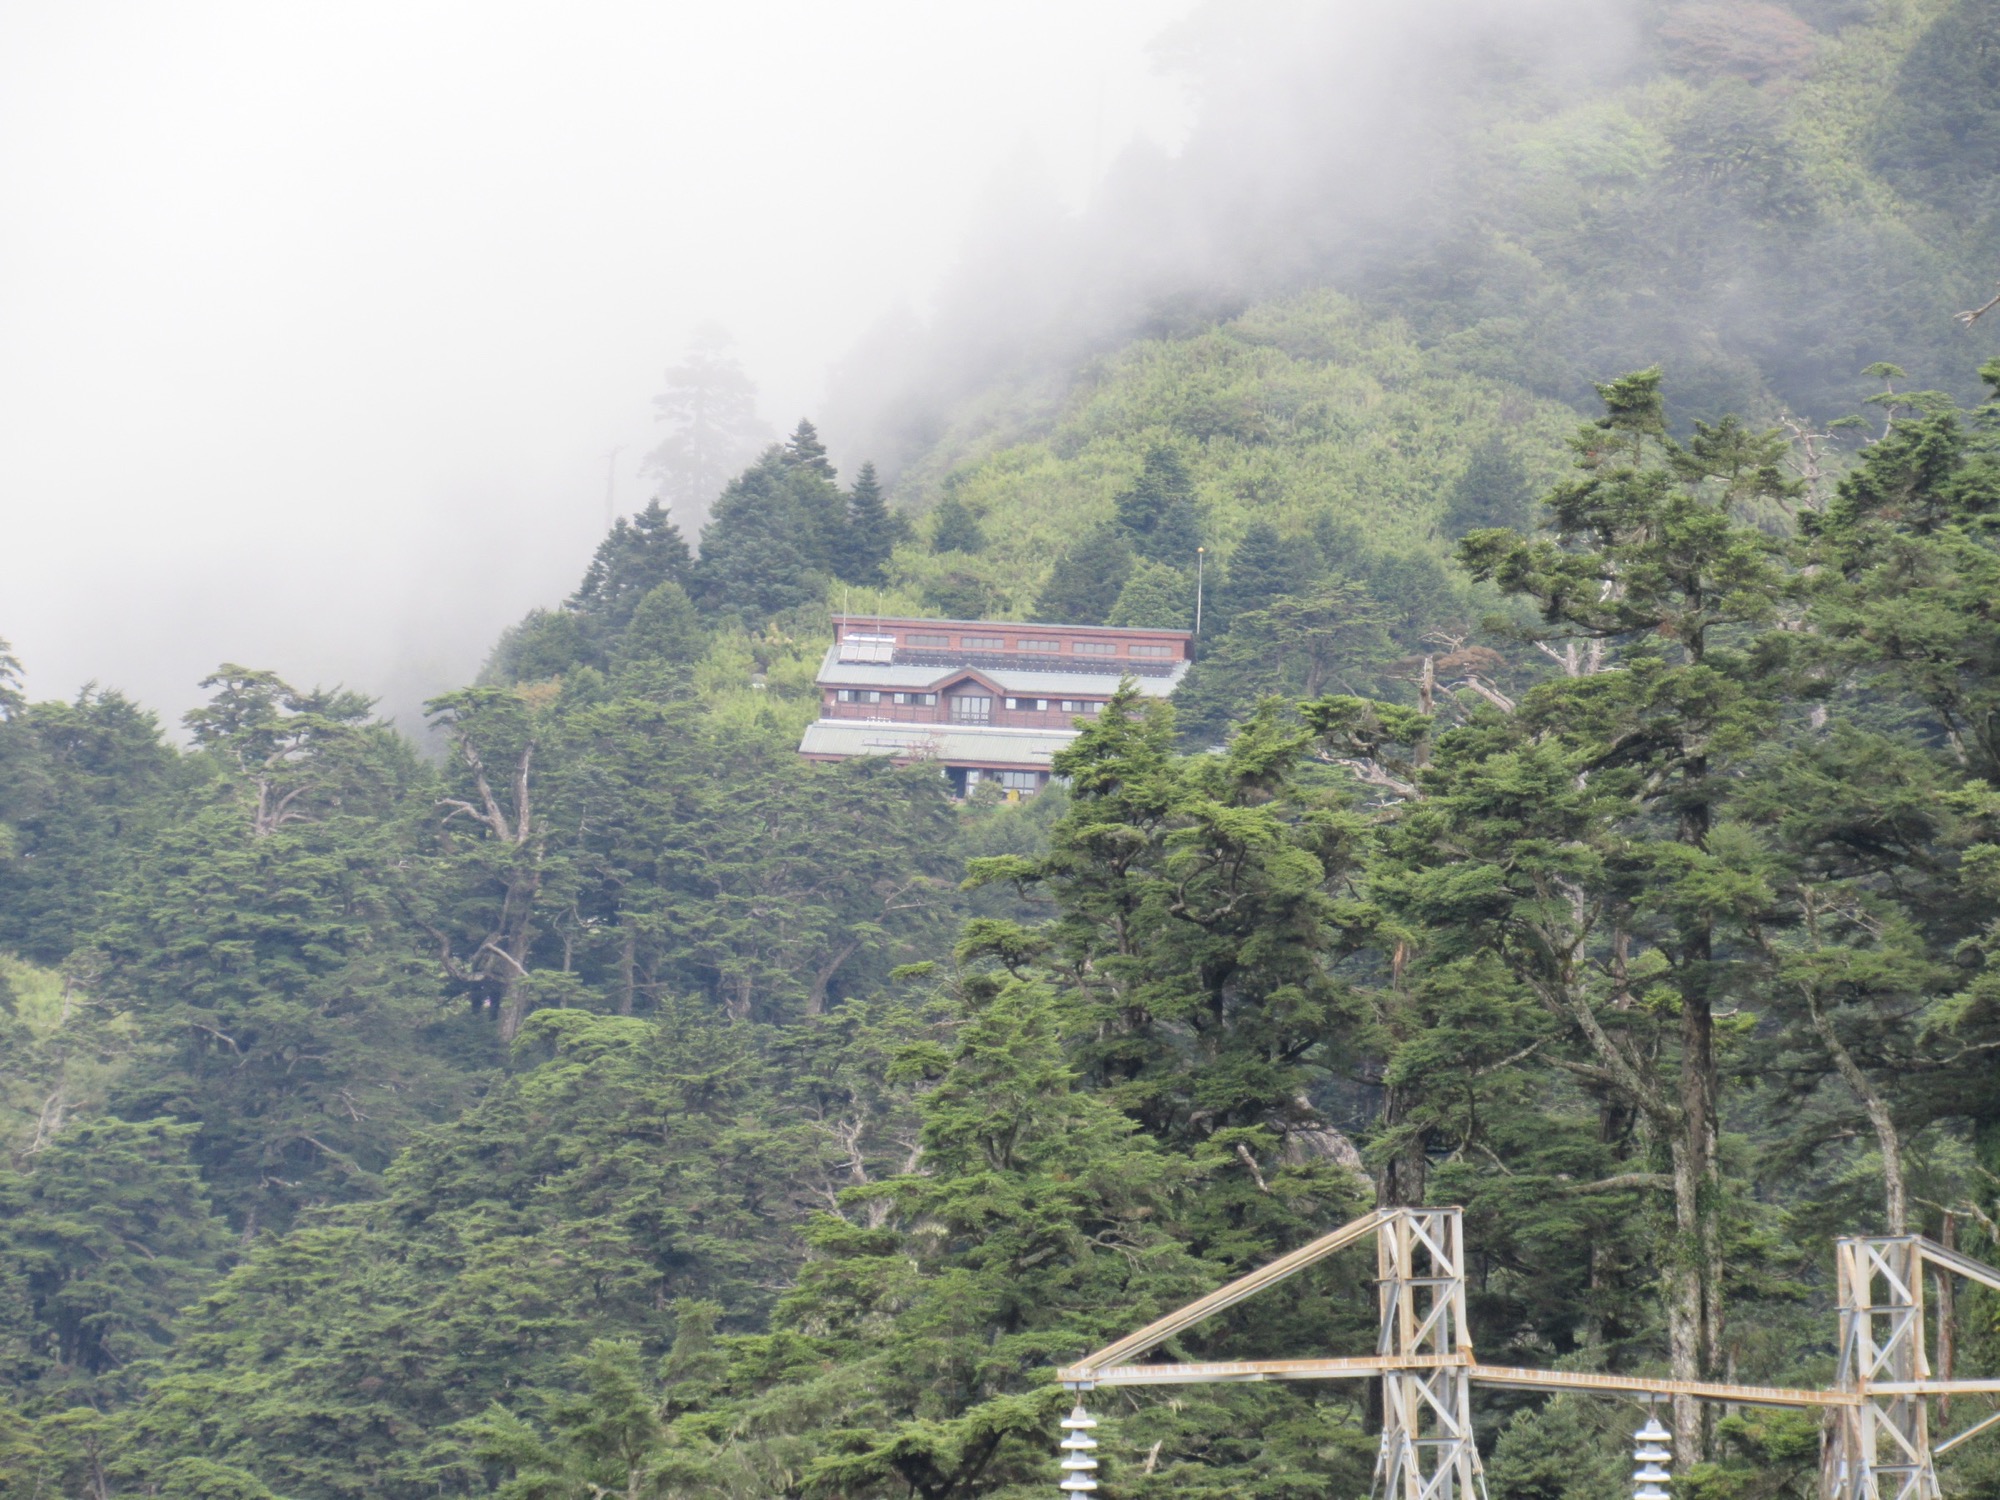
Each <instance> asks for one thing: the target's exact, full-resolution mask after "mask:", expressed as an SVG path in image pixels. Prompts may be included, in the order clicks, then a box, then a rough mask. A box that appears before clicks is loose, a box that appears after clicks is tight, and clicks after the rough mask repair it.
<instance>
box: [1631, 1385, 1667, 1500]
mask: <svg viewBox="0 0 2000 1500" xmlns="http://www.w3.org/2000/svg"><path fill="white" fill-rule="evenodd" d="M1632 1438H1633V1441H1634V1443H1635V1444H1636V1445H1637V1446H1636V1447H1634V1448H1633V1450H1632V1459H1633V1461H1634V1462H1635V1463H1637V1464H1638V1466H1639V1467H1638V1468H1637V1469H1635V1470H1633V1471H1632V1484H1633V1490H1632V1500H1669V1496H1668V1494H1667V1481H1668V1480H1670V1479H1672V1478H1673V1477H1674V1476H1673V1474H1672V1473H1671V1472H1669V1470H1668V1469H1667V1465H1668V1464H1669V1463H1671V1462H1672V1461H1673V1457H1674V1450H1673V1447H1672V1444H1673V1440H1674V1439H1673V1434H1672V1433H1670V1432H1668V1431H1667V1429H1666V1428H1664V1427H1662V1426H1661V1425H1660V1414H1659V1411H1658V1409H1657V1408H1655V1407H1654V1406H1653V1405H1652V1404H1651V1402H1650V1401H1649V1402H1648V1403H1647V1406H1646V1425H1645V1426H1644V1427H1641V1428H1640V1429H1639V1430H1638V1431H1637V1432H1635V1433H1633V1434H1632Z"/></svg>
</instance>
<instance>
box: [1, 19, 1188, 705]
mask: <svg viewBox="0 0 2000 1500" xmlns="http://www.w3.org/2000/svg"><path fill="white" fill-rule="evenodd" d="M1192 8H1193V4H1192V0H1005V3H998V0H953V3H944V0H841V3H828V0H725V3H709V4H691V3H686V0H653V3H636V0H628V3H612V0H597V3H590V0H570V3H565V4H555V3H548V0H542V3H526V0H481V3H478V4H471V3H444V0H397V3H394V4H385V3H356V0H338V3H335V0H318V3H273V0H256V3H237V4H227V3H215V0H174V3H171V4H150V3H143V0H127V3H98V0H33V3H30V0H0V636H4V637H7V638H9V639H11V640H12V641H13V643H14V646H15V650H16V652H17V654H19V655H20V656H21V657H22V658H23V659H24V660H25V662H26V664H27V667H28V670H29V683H28V685H29V688H30V690H31V691H32V692H33V693H34V694H35V695H36V696H43V697H50V696H66V695H68V694H71V693H73V692H74V691H75V690H76V689H77V687H78V686H80V685H81V684H82V683H83V682H85V681H86V680H90V679H95V680H97V681H99V682H102V683H104V684H106V685H111V686H117V687H121V688H123V689H125V690H127V691H129V692H131V693H133V694H134V695H136V696H138V697H140V698H141V699H142V700H143V701H145V702H146V703H148V704H149V705H150V706H152V707H155V708H157V709H159V710H161V711H162V713H163V714H164V715H166V716H167V717H168V718H169V719H172V718H177V717H178V715H179V713H180V712H181V711H182V710H184V709H185V708H187V707H189V706H190V705H191V704H192V703H193V702H194V701H195V700H196V698H197V697H198V694H197V693H196V690H195V687H194V684H195V682H196V680H197V679H198V678H199V677H201V676H202V675H203V674H204V673H206V672H207V671H208V670H210V669H212V668H213V667H214V666H215V664H217V663H218V662H220V661H222V660H225V659H227V660H233V661H240V662H244V663H246V664H250V665H260V666H270V667H275V668H277V669H278V670H280V671H282V672H284V673H286V674H287V675H290V676H292V677H294V678H295V679H296V680H299V681H301V682H314V681H322V682H328V683H330V682H332V681H334V680H344V681H346V682H347V683H348V684H349V685H351V686H355V687H360V688H363V689H365V690H368V691H371V692H376V693H386V694H388V695H389V697H390V699H391V701H392V703H394V704H395V705H397V706H399V707H403V708H407V707H408V706H409V705H411V704H412V703H413V702H414V701H415V699H416V698H417V697H418V696H420V695H421V694H422V693H423V692H425V691H434V690H436V689H438V688H441V687H444V686H448V685H451V684H453V683H455V682H458V681H462V680H464V679H465V678H466V677H467V676H469V675H470V673H471V672H472V671H473V670H475V669H476V668H477V666H478V663H479V660H480V658H481V656H482V654H483V652H484V650H485V648H486V646H487V645H488V644H489V643H490V641H491V639H492V637H493V635H494V634H495V633H496V632H497V630H498V629H499V628H500V627H501V626H502V625H504V624H506V623H507V622H509V621H511V620H513V619H515V618H517V617H518V616H519V615H520V614H521V613H522V612H523V611H524V610H525V609H527V608H528V607H529V606H530V605H532V604H536V603H547V602H553V601H554V600H555V599H556V598H558V597H560V595H561V594H562V593H563V592H565V591H566V590H567V589H568V588H569V587H570V586H571V585H572V584H573V582H574V580H575V577H576V576H577V574H578V573H579V572H580V570H581V568H582V565H583V563H584V561H585V560H586V559H587V557H588V554H589V550H590V547H591V546H592V545H593V543H594V540H595V537H596V534H597V532H598V530H599V529H600V528H601V526H602V517H603V505H604V490H605V477H606V454H607V452H608V451H609V450H610V449H612V448H614V447H619V446H622V447H623V449H624V451H623V454H622V456H621V457H620V459H619V461H618V465H617V472H618V498H619V503H620V508H621V509H630V508H633V507H635V506H636V505H637V504H639V503H640V502H641V501H642V499H643V496H644V491H643V489H642V487H641V484H640V481H639V480H638V478H637V476H636V472H635V470H636V464H637V460H638V457H639V456H640V454H641V453H643V451H644V450H645V449H646V448H647V447H648V446H650V444H651V442H652V441H654V436H653V430H652V428H651V425H650V407H649V401H650V398H651V397H652V395H653V394H654V392H655V391H656V390H657V389H658V386H659V381H660V374H661V371H662V370H663V369H664V368H665V367H666V365H668V364H669V363H671V362H673V360H674V359H675V358H676V357H677V356H678V354H679V352H680V350H681V348H682V346H683V345H684V343H685V341H686V338H687V336H688V333H689V331H690V330H691V329H692V327H693V326H694V325H695V324H697V323H699V322H701V321H703V320H707V319H714V320H716V321H719V322H721V323H722V324H724V325H725V326H726V327H728V328H729V329H730V330H731V331H732V332H733V333H734V334H735V335H736V337H737V341H738V346H739V352H740V354H741V356H742V358H743V360H744V362H745V364H746V365H747V366H748V367H749V369H750V371H751V373H752V374H753V376H755V378H756V379H757V380H758V381H759V383H760V384H761V385H762V386H763V388H764V392H765V400H764V403H763V405H764V410H765V415H766V416H767V417H768V418H769V419H770V420H771V421H772V423H773V425H785V426H788V425H790V423H791V422H792V421H794V420H796V418H797V417H798V416H799V415H800V414H801V413H803V412H811V411H816V410H817V409H818V408H819V406H820V402H821V397H822V394H823V391H824V389H825V381H826V371H827V367H828V366H829V365H830V364H831V363H833V362H834V361H835V360H837V359H838V358H839V357H840V356H841V355H842V354H843V353H845V352H846V351H847V349H848V348H849V346H850V345H851V344H853V342H854V341H855V340H856V339H857V338H858V337H859V336H860V335H861V333H862V332H863V331H864V330H865V329H866V327H867V326H868V325H869V324H870V323H872V322H873V321H874V320H875V318H876V317H877V316H878V315H880V314H881V313H882V312H884V311H885V310H886V309H887V308H888V307H889V306H890V305H892V304H894V303H896V302H898V301H907V302H911V303H914V304H915V305H916V306H918V307H919V308H921V307H922V305H923V303H924V299H925V297H926V296H927V294H928V293H929V291H930V289H931V287H932V285H933V284H934V283H935V281H936V280H937V278H938V277H939V275H940V274H941V272H942V271H943V270H944V269H945V268H946V267H947V266H948V265H949V264H950V262H951V261H952V259H953V258H954V257H955V256H956V254H957V253H958V251H959V249H960V247H961V245H962V243H963V238H964V235H965V233H966V230H967V226H968V225H969V224H970V223H971V222H972V220H973V218H974V213H975V199H976V198H977V196H978V195H979V193H980V192H981V191H982V189H983V188H985V187H986V185H987V184H988V183H989V182H990V181H991V180H992V179H993V177H994V176H995V174H997V173H999V172H1001V171H1003V170H1007V169H1010V168H1014V169H1018V163H1019V160H1020V158H1021V156H1022V155H1023V153H1024V152H1028V151H1033V152H1035V153H1038V154H1039V155H1040V157H1041V158H1042V159H1043V160H1044V161H1045V162H1046V164H1047V169H1048V171H1049V172H1050V174H1051V176H1052V179H1053V181H1054V182H1055V184H1056V185H1057V187H1058V188H1059V190H1060V191H1061V192H1062V194H1063V195H1064V197H1065V198H1066V199H1067V200H1068V201H1070V202H1072V203H1077V204H1080V203H1081V202H1083V201H1084V200H1085V198H1086V197H1087V195H1088V193H1089V192H1090V190H1091V188H1092V186H1093V183H1094V181H1095V180H1096V177H1097V175H1098V174H1100V173H1101V172H1102V171H1103V170H1104V169H1105V168H1106V167H1108V166H1109V164H1110V163H1111V162H1112V160H1113V159H1114V158H1115V156H1116V154H1117V153H1118V151H1119V150H1120V149H1121V148H1122V147H1123V146H1124V145H1125V144H1127V143H1128V142H1130V141H1132V140H1133V139H1135V138H1137V137H1140V136H1149V137H1150V138H1152V139H1153V140H1155V141H1158V142H1160V143H1162V144H1164V145H1168V146H1171V145H1173V144H1175V143H1176V142H1177V140H1178V139H1179V138H1180V135H1181V133H1182V132H1183V131H1184V130H1185V128H1186V124H1187V120H1186V116H1187V103H1186V101H1185V100H1184V99H1183V98H1182V97H1181V95H1180V92H1179V90H1178V89H1177V87H1176V86H1175V85H1173V84H1172V83H1170V82H1168V81H1166V80H1163V79H1161V78H1159V77H1158V76H1156V75H1155V74H1154V73H1153V71H1152V68H1151V64H1150V59H1149V57H1148V54H1147V44H1148V43H1149V41H1150V40H1151V39H1152V38H1153V37H1154V36H1155V35H1156V34H1157V33H1158V32H1160V31H1161V30H1162V29H1164V28H1165V27H1167V26H1168V25H1170V24H1171V23H1172V22H1173V21H1175V20H1176V19H1178V18H1180V17H1181V16H1183V15H1185V14H1186V13H1187V12H1188V11H1190V10H1191V9H1192ZM405 717H406V718H407V714H406V715H405Z"/></svg>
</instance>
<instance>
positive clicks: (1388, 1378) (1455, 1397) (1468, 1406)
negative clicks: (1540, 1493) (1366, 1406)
mask: <svg viewBox="0 0 2000 1500" xmlns="http://www.w3.org/2000/svg"><path fill="white" fill-rule="evenodd" d="M1375 1245H1376V1250H1375V1259H1376V1269H1377V1273H1378V1275H1377V1281H1376V1292H1377V1295H1378V1296H1379V1297H1380V1299H1381V1307H1382V1324H1381V1333H1380V1335H1379V1337H1378V1339H1377V1341H1376V1345H1375V1352H1376V1354H1377V1356H1379V1357H1380V1358H1382V1359H1383V1360H1384V1361H1385V1364H1384V1367H1383V1370H1382V1444H1381V1447H1380V1448H1379V1449H1378V1450H1377V1456H1376V1459H1375V1483H1374V1485H1373V1493H1374V1494H1376V1495H1379V1496H1381V1497H1382V1500H1485V1495H1486V1475H1485V1472H1484V1471H1483V1470H1482V1469H1481V1467H1480V1464H1479V1448H1478V1445H1477V1444H1476V1443H1474V1441H1473V1435H1472V1382H1471V1379H1470V1378H1469V1373H1468V1369H1467V1366H1468V1365H1469V1363H1470V1362H1471V1359H1472V1345H1471V1343H1470V1341H1469V1339H1468V1338H1467V1334H1466V1320H1465V1220H1464V1216H1463V1215H1462V1214H1461V1213H1460V1212H1459V1211H1458V1210H1457V1209H1455V1208H1434V1209H1411V1210H1407V1211H1405V1212H1403V1213H1399V1214H1396V1215H1394V1216H1393V1217H1391V1218H1390V1219H1389V1220H1388V1221H1387V1222H1386V1223H1384V1224H1383V1225H1382V1226H1381V1229H1380V1231H1379V1232H1378V1234H1377V1236H1376V1241H1375ZM1417 1360H1426V1361H1433V1362H1434V1363H1430V1364H1428V1365H1427V1366H1423V1365H1417V1364H1416V1363H1414V1362H1415V1361H1417ZM1404 1361H1411V1363H1407V1364H1406V1363H1403V1362H1404Z"/></svg>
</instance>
